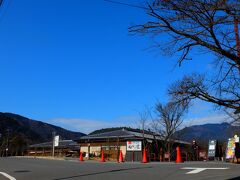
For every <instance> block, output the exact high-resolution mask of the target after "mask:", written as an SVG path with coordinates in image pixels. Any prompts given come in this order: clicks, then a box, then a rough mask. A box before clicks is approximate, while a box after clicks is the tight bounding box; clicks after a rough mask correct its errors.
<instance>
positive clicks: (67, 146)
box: [26, 140, 79, 157]
mask: <svg viewBox="0 0 240 180" xmlns="http://www.w3.org/2000/svg"><path fill="white" fill-rule="evenodd" d="M54 149H55V152H54V154H55V156H59V157H66V156H72V157H78V156H79V145H78V144H77V143H76V142H75V141H73V140H60V141H59V144H58V146H56V147H54ZM52 152H53V142H45V143H39V144H33V145H30V146H29V148H28V151H27V154H26V155H28V156H52Z"/></svg>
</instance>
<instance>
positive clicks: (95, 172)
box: [0, 157, 240, 180]
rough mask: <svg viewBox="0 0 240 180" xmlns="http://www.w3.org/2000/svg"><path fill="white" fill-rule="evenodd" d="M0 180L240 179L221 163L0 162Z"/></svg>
mask: <svg viewBox="0 0 240 180" xmlns="http://www.w3.org/2000/svg"><path fill="white" fill-rule="evenodd" d="M0 179H1V180H5V179H6V180H8V179H10V180H15V179H16V180H77V179H83V180H84V179H88V180H101V179H104V180H110V179H111V180H113V179H114V180H123V179H124V180H132V179H134V180H135V179H136V180H159V179H163V180H170V179H172V180H176V179H179V180H188V179H189V180H193V179H194V180H195V179H197V180H200V179H211V180H221V179H231V180H237V179H240V165H236V164H230V163H223V162H185V163H181V164H175V163H159V162H154V163H148V164H142V163H115V162H106V163H100V162H96V161H84V162H79V161H77V160H73V161H69V160H68V161H66V160H47V159H34V158H13V157H8V158H0Z"/></svg>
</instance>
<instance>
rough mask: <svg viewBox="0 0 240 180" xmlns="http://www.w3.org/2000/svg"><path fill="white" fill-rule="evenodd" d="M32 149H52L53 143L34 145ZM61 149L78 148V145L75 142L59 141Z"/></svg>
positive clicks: (31, 146)
mask: <svg viewBox="0 0 240 180" xmlns="http://www.w3.org/2000/svg"><path fill="white" fill-rule="evenodd" d="M29 147H30V148H38V147H41V148H51V147H52V142H45V143H40V144H33V145H30V146H29ZM58 147H59V148H67V147H78V144H77V143H76V142H75V141H73V140H60V141H59V146H58Z"/></svg>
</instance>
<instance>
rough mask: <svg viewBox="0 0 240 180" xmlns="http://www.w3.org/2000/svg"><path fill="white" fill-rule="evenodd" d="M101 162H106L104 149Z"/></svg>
mask: <svg viewBox="0 0 240 180" xmlns="http://www.w3.org/2000/svg"><path fill="white" fill-rule="evenodd" d="M100 162H105V157H104V152H103V151H102V156H101V160H100Z"/></svg>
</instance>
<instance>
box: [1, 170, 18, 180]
mask: <svg viewBox="0 0 240 180" xmlns="http://www.w3.org/2000/svg"><path fill="white" fill-rule="evenodd" d="M0 174H2V175H3V176H5V177H6V178H8V179H10V180H16V179H15V178H14V177H12V176H10V175H9V174H7V173H5V172H0Z"/></svg>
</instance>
